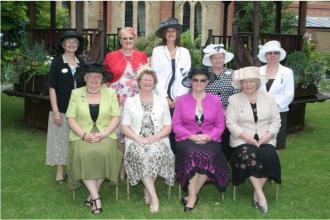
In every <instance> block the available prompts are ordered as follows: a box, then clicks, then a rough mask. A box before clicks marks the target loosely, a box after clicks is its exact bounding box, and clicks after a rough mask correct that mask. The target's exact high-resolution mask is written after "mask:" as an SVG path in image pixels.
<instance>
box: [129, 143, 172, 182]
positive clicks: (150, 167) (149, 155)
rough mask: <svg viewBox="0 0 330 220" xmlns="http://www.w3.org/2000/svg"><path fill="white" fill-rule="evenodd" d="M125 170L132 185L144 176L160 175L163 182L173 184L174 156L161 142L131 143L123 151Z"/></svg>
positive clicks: (154, 176)
mask: <svg viewBox="0 0 330 220" xmlns="http://www.w3.org/2000/svg"><path fill="white" fill-rule="evenodd" d="M124 165H125V170H126V173H127V179H128V181H129V183H130V184H131V185H132V186H134V185H137V184H138V183H139V181H141V179H143V178H144V177H147V176H149V177H153V178H156V177H157V176H160V177H162V178H164V179H165V183H166V184H167V185H169V186H174V182H175V170H174V166H175V157H174V154H173V153H172V151H171V149H170V147H167V146H166V145H165V144H164V143H163V142H157V143H153V144H138V143H136V142H133V143H131V144H130V145H129V146H128V147H127V148H126V152H125V159H124Z"/></svg>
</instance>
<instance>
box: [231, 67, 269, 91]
mask: <svg viewBox="0 0 330 220" xmlns="http://www.w3.org/2000/svg"><path fill="white" fill-rule="evenodd" d="M243 79H259V80H260V84H265V83H266V82H267V80H268V79H267V76H266V75H260V73H259V67H256V66H248V67H244V68H241V69H238V70H235V71H234V77H233V82H232V85H233V87H234V88H236V89H241V80H243Z"/></svg>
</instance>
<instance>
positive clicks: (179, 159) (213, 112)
mask: <svg viewBox="0 0 330 220" xmlns="http://www.w3.org/2000/svg"><path fill="white" fill-rule="evenodd" d="M208 78H209V72H208V69H207V68H206V67H194V68H191V70H190V71H189V73H188V76H187V77H186V78H184V79H183V81H182V84H183V85H185V86H186V87H191V88H192V92H190V93H188V94H186V95H183V96H180V97H179V98H177V101H176V105H175V109H174V116H173V131H174V134H175V139H176V154H175V156H176V160H175V168H176V172H177V179H178V182H179V183H180V185H181V186H182V188H183V190H184V191H187V189H188V195H187V196H186V197H184V198H183V199H182V201H181V202H182V204H183V206H184V211H185V212H186V211H191V210H193V209H194V207H195V206H196V204H197V201H198V192H199V191H200V189H201V188H202V186H203V185H204V183H205V182H207V181H210V182H213V183H215V184H216V185H217V186H218V188H219V189H220V190H221V191H225V189H226V186H227V183H228V167H227V163H226V158H225V156H224V155H223V153H222V144H221V134H222V133H223V131H224V129H225V122H224V112H223V107H222V103H221V101H220V99H219V98H218V97H217V96H215V95H212V94H210V93H206V92H205V87H206V86H207V84H208Z"/></svg>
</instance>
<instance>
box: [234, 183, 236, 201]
mask: <svg viewBox="0 0 330 220" xmlns="http://www.w3.org/2000/svg"><path fill="white" fill-rule="evenodd" d="M233 200H236V186H233Z"/></svg>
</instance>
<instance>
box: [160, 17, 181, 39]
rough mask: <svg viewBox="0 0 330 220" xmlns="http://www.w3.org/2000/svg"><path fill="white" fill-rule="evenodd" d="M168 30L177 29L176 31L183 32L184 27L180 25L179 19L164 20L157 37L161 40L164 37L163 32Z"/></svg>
mask: <svg viewBox="0 0 330 220" xmlns="http://www.w3.org/2000/svg"><path fill="white" fill-rule="evenodd" d="M167 28H175V29H176V30H178V31H180V32H182V30H183V27H182V25H181V24H179V22H178V19H176V18H168V19H166V20H163V21H161V22H160V25H159V28H158V29H157V31H156V35H157V37H159V38H162V37H163V32H164V31H165V30H166V29H167Z"/></svg>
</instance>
